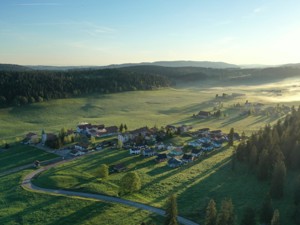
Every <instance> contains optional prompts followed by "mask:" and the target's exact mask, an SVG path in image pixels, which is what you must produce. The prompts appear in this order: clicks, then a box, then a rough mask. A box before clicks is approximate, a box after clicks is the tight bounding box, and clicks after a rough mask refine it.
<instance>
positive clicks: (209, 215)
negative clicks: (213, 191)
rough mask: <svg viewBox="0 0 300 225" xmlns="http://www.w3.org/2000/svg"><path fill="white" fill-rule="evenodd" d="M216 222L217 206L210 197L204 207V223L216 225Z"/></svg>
mask: <svg viewBox="0 0 300 225" xmlns="http://www.w3.org/2000/svg"><path fill="white" fill-rule="evenodd" d="M216 224H217V208H216V203H215V201H214V200H213V199H211V200H210V201H209V203H208V206H207V208H206V217H205V225H216Z"/></svg>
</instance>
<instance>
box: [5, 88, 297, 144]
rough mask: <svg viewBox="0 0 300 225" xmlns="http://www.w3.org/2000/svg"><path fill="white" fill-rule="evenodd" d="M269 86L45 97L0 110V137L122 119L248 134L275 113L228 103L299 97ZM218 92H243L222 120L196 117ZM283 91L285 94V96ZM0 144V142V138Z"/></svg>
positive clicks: (226, 106)
mask: <svg viewBox="0 0 300 225" xmlns="http://www.w3.org/2000/svg"><path fill="white" fill-rule="evenodd" d="M265 89H270V90H273V89H274V87H273V86H262V87H259V86H258V87H256V88H255V87H247V86H235V87H226V88H224V87H206V88H204V87H201V88H199V87H195V88H187V87H181V88H177V89H174V88H168V89H161V90H155V91H136V92H124V93H116V94H108V95H92V96H89V97H82V98H71V99H59V100H51V101H48V102H43V103H36V104H32V105H27V106H21V107H12V108H5V109H0V142H1V140H2V141H3V140H10V141H14V140H15V139H16V137H19V138H20V137H22V135H24V134H26V133H27V132H29V131H32V132H37V133H38V134H40V133H41V131H42V129H45V131H46V132H50V131H54V132H58V131H59V130H60V129H61V128H62V127H66V128H75V127H76V125H77V124H78V123H79V122H91V123H97V124H103V123H104V124H105V125H107V126H110V125H120V124H121V123H126V124H127V126H128V128H129V129H135V128H138V127H141V126H145V125H148V126H150V127H152V126H154V125H157V126H159V127H160V126H164V125H167V124H193V125H195V126H196V127H210V128H211V129H215V128H216V129H219V128H221V129H223V130H225V131H227V130H229V129H230V128H231V127H234V128H235V129H236V130H237V131H245V132H246V133H251V132H252V131H255V130H257V129H258V128H260V127H261V126H263V125H264V124H265V123H272V122H273V121H274V120H275V119H277V118H275V119H274V118H264V117H259V116H250V117H246V118H243V117H239V116H238V115H239V112H238V111H234V110H232V109H231V106H232V105H233V104H234V103H237V102H239V103H244V102H245V101H246V100H249V101H256V102H262V103H264V104H267V105H274V104H277V103H285V104H294V105H298V103H299V100H298V101H297V99H290V101H289V102H287V101H286V100H285V99H284V97H286V98H287V96H289V95H290V94H291V93H290V92H288V91H286V92H287V96H282V97H277V98H276V97H274V96H273V97H272V96H268V95H266V94H265V93H263V90H265ZM223 92H225V93H228V94H231V93H233V92H241V93H246V94H247V95H246V96H245V97H241V98H238V99H231V100H226V101H224V102H223V105H224V109H223V110H224V111H225V112H226V113H227V114H228V117H226V118H224V119H209V120H204V119H202V120H200V119H193V118H192V115H193V114H194V113H195V114H197V113H198V112H199V111H200V110H209V111H211V110H212V109H213V106H214V105H213V102H214V100H215V95H216V94H219V95H221V94H222V93H223ZM288 94H289V95H288ZM0 144H1V143H0Z"/></svg>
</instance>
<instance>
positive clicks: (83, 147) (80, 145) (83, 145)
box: [74, 143, 89, 151]
mask: <svg viewBox="0 0 300 225" xmlns="http://www.w3.org/2000/svg"><path fill="white" fill-rule="evenodd" d="M88 146H89V145H88V144H87V143H78V144H76V145H75V146H74V148H75V149H76V150H79V151H84V150H87V148H88Z"/></svg>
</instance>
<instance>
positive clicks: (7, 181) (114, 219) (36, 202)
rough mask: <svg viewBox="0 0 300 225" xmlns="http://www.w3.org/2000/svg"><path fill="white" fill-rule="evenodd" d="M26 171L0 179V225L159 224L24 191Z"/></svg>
mask: <svg viewBox="0 0 300 225" xmlns="http://www.w3.org/2000/svg"><path fill="white" fill-rule="evenodd" d="M29 172H30V171H29V170H26V171H22V172H19V173H14V174H11V175H7V176H4V177H1V178H0V224H6V225H17V224H22V225H27V224H28V225H29V224H35V225H59V224H62V225H64V224H72V225H74V224H78V225H79V224H80V225H81V224H103V225H107V224H112V225H120V224H122V225H132V224H140V223H141V222H143V221H145V222H147V223H151V224H152V223H153V224H162V221H163V218H162V217H161V216H157V215H155V214H152V213H149V212H146V211H143V210H137V209H135V208H131V207H126V206H122V205H118V204H112V203H106V202H101V201H87V200H81V199H76V198H66V197H61V196H51V195H47V194H38V193H33V192H29V191H26V190H23V189H22V188H21V187H20V181H21V179H22V177H23V176H24V175H25V174H26V173H29Z"/></svg>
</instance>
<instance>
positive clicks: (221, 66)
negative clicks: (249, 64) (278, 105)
mask: <svg viewBox="0 0 300 225" xmlns="http://www.w3.org/2000/svg"><path fill="white" fill-rule="evenodd" d="M132 66H163V67H203V68H215V69H227V68H239V66H237V65H234V64H229V63H225V62H209V61H183V60H181V61H157V62H141V63H123V64H111V65H107V66H43V65H38V66H28V67H30V68H31V69H34V70H78V69H82V70H85V69H117V68H123V67H132Z"/></svg>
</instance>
